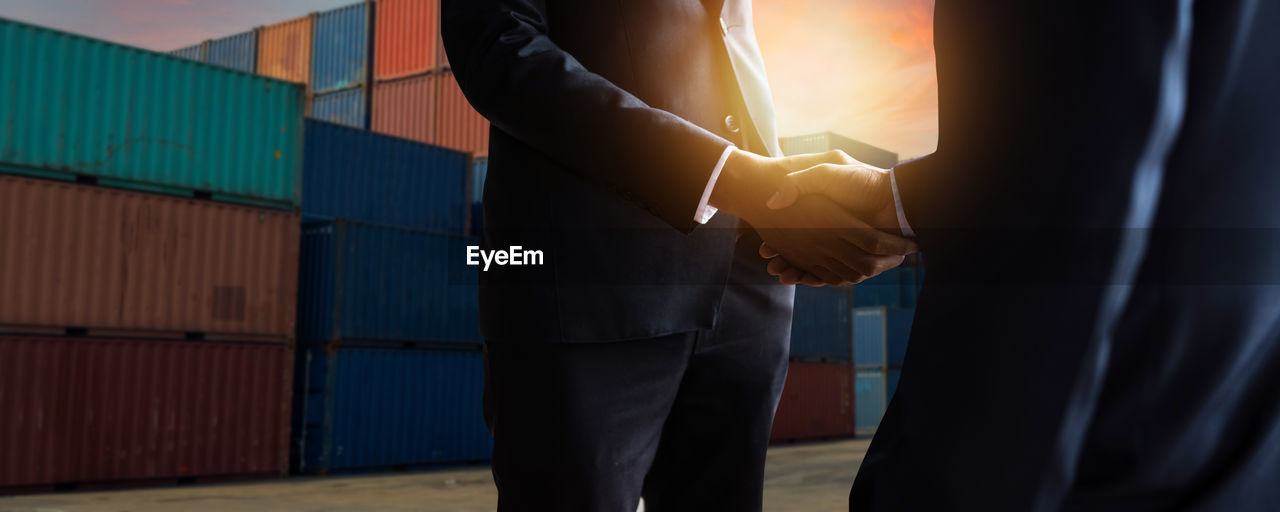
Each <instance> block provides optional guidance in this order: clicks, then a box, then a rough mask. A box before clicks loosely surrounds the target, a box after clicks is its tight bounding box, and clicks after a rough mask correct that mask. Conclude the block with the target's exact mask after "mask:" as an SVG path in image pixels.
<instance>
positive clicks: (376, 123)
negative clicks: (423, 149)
mask: <svg viewBox="0 0 1280 512" xmlns="http://www.w3.org/2000/svg"><path fill="white" fill-rule="evenodd" d="M439 81H440V76H439V74H429V75H418V76H414V77H409V78H404V79H400V80H393V81H389V82H379V83H378V84H377V85H375V86H374V87H373V120H372V124H373V131H375V132H379V133H385V134H387V135H392V136H396V137H400V138H404V139H410V140H416V141H418V142H422V143H426V144H431V143H432V142H434V140H435V122H436V91H437V89H438V87H437V86H436V83H437V82H439Z"/></svg>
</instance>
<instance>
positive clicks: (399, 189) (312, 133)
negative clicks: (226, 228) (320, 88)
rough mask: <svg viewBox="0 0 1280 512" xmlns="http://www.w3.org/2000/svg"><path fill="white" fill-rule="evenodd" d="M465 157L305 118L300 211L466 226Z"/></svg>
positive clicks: (313, 215) (458, 230) (440, 228)
mask: <svg viewBox="0 0 1280 512" xmlns="http://www.w3.org/2000/svg"><path fill="white" fill-rule="evenodd" d="M466 176H467V155H466V154H465V153H460V152H457V151H454V150H451V149H445V148H440V147H436V146H431V145H427V144H422V143H419V142H413V141H410V140H405V139H399V138H395V137H389V136H386V135H381V134H377V133H373V132H369V131H364V130H357V129H354V128H347V127H344V126H337V125H333V124H329V123H324V122H319V121H307V154H306V172H304V173H303V197H305V198H306V199H305V200H303V202H302V213H303V215H304V216H306V217H307V218H308V219H325V218H327V219H350V220H355V221H360V222H369V223H373V224H383V225H389V226H400V227H406V228H412V229H420V230H427V231H435V232H439V233H450V234H459V235H460V234H462V233H463V229H464V228H465V221H466V212H467V210H466V208H467V207H468V204H467V202H466V198H465V190H466V179H467V177H466Z"/></svg>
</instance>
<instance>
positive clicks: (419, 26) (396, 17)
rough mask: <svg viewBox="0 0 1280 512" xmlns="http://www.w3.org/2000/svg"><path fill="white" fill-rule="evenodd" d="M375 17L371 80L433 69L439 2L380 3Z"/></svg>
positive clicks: (386, 0) (393, 0) (398, 0)
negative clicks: (372, 76) (372, 75)
mask: <svg viewBox="0 0 1280 512" xmlns="http://www.w3.org/2000/svg"><path fill="white" fill-rule="evenodd" d="M376 16H377V17H376V21H375V24H376V28H375V30H374V34H375V36H374V45H373V48H374V50H373V51H374V56H373V74H374V78H376V79H379V80H385V79H391V78H401V77H406V76H410V75H416V74H421V73H425V72H427V71H432V70H434V69H435V68H436V67H437V64H436V63H437V61H438V60H437V59H438V58H439V55H438V54H439V53H441V50H440V48H441V45H440V2H439V0H380V1H379V2H378V8H377V14H376Z"/></svg>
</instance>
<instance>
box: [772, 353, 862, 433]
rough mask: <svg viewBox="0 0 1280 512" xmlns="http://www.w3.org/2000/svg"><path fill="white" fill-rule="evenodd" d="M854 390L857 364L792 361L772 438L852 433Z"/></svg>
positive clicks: (775, 419)
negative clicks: (854, 373) (854, 374)
mask: <svg viewBox="0 0 1280 512" xmlns="http://www.w3.org/2000/svg"><path fill="white" fill-rule="evenodd" d="M852 392H853V368H852V367H850V366H849V365H847V364H826V363H796V362H793V363H791V364H790V365H788V367H787V382H786V385H785V386H784V387H783V388H782V399H781V401H779V403H778V411H777V413H776V414H775V415H774V419H773V433H772V434H771V435H770V436H769V440H770V441H771V442H775V443H776V442H780V441H796V440H804V439H822V438H831V437H849V436H852V435H853V434H854V428H853V420H854V417H853V414H854V412H853V406H854V404H853V397H852Z"/></svg>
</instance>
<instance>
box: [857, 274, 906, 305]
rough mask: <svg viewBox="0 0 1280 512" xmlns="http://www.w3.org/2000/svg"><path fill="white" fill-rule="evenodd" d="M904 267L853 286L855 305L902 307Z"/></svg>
mask: <svg viewBox="0 0 1280 512" xmlns="http://www.w3.org/2000/svg"><path fill="white" fill-rule="evenodd" d="M902 272H903V269H902V267H898V268H892V269H889V270H886V271H884V272H881V273H880V274H879V275H877V276H874V277H871V278H870V279H867V280H865V281H863V282H861V283H858V284H856V285H854V286H853V305H854V306H856V307H862V306H901V305H902V303H903V300H902V291H903V285H902V277H901V274H902Z"/></svg>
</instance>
